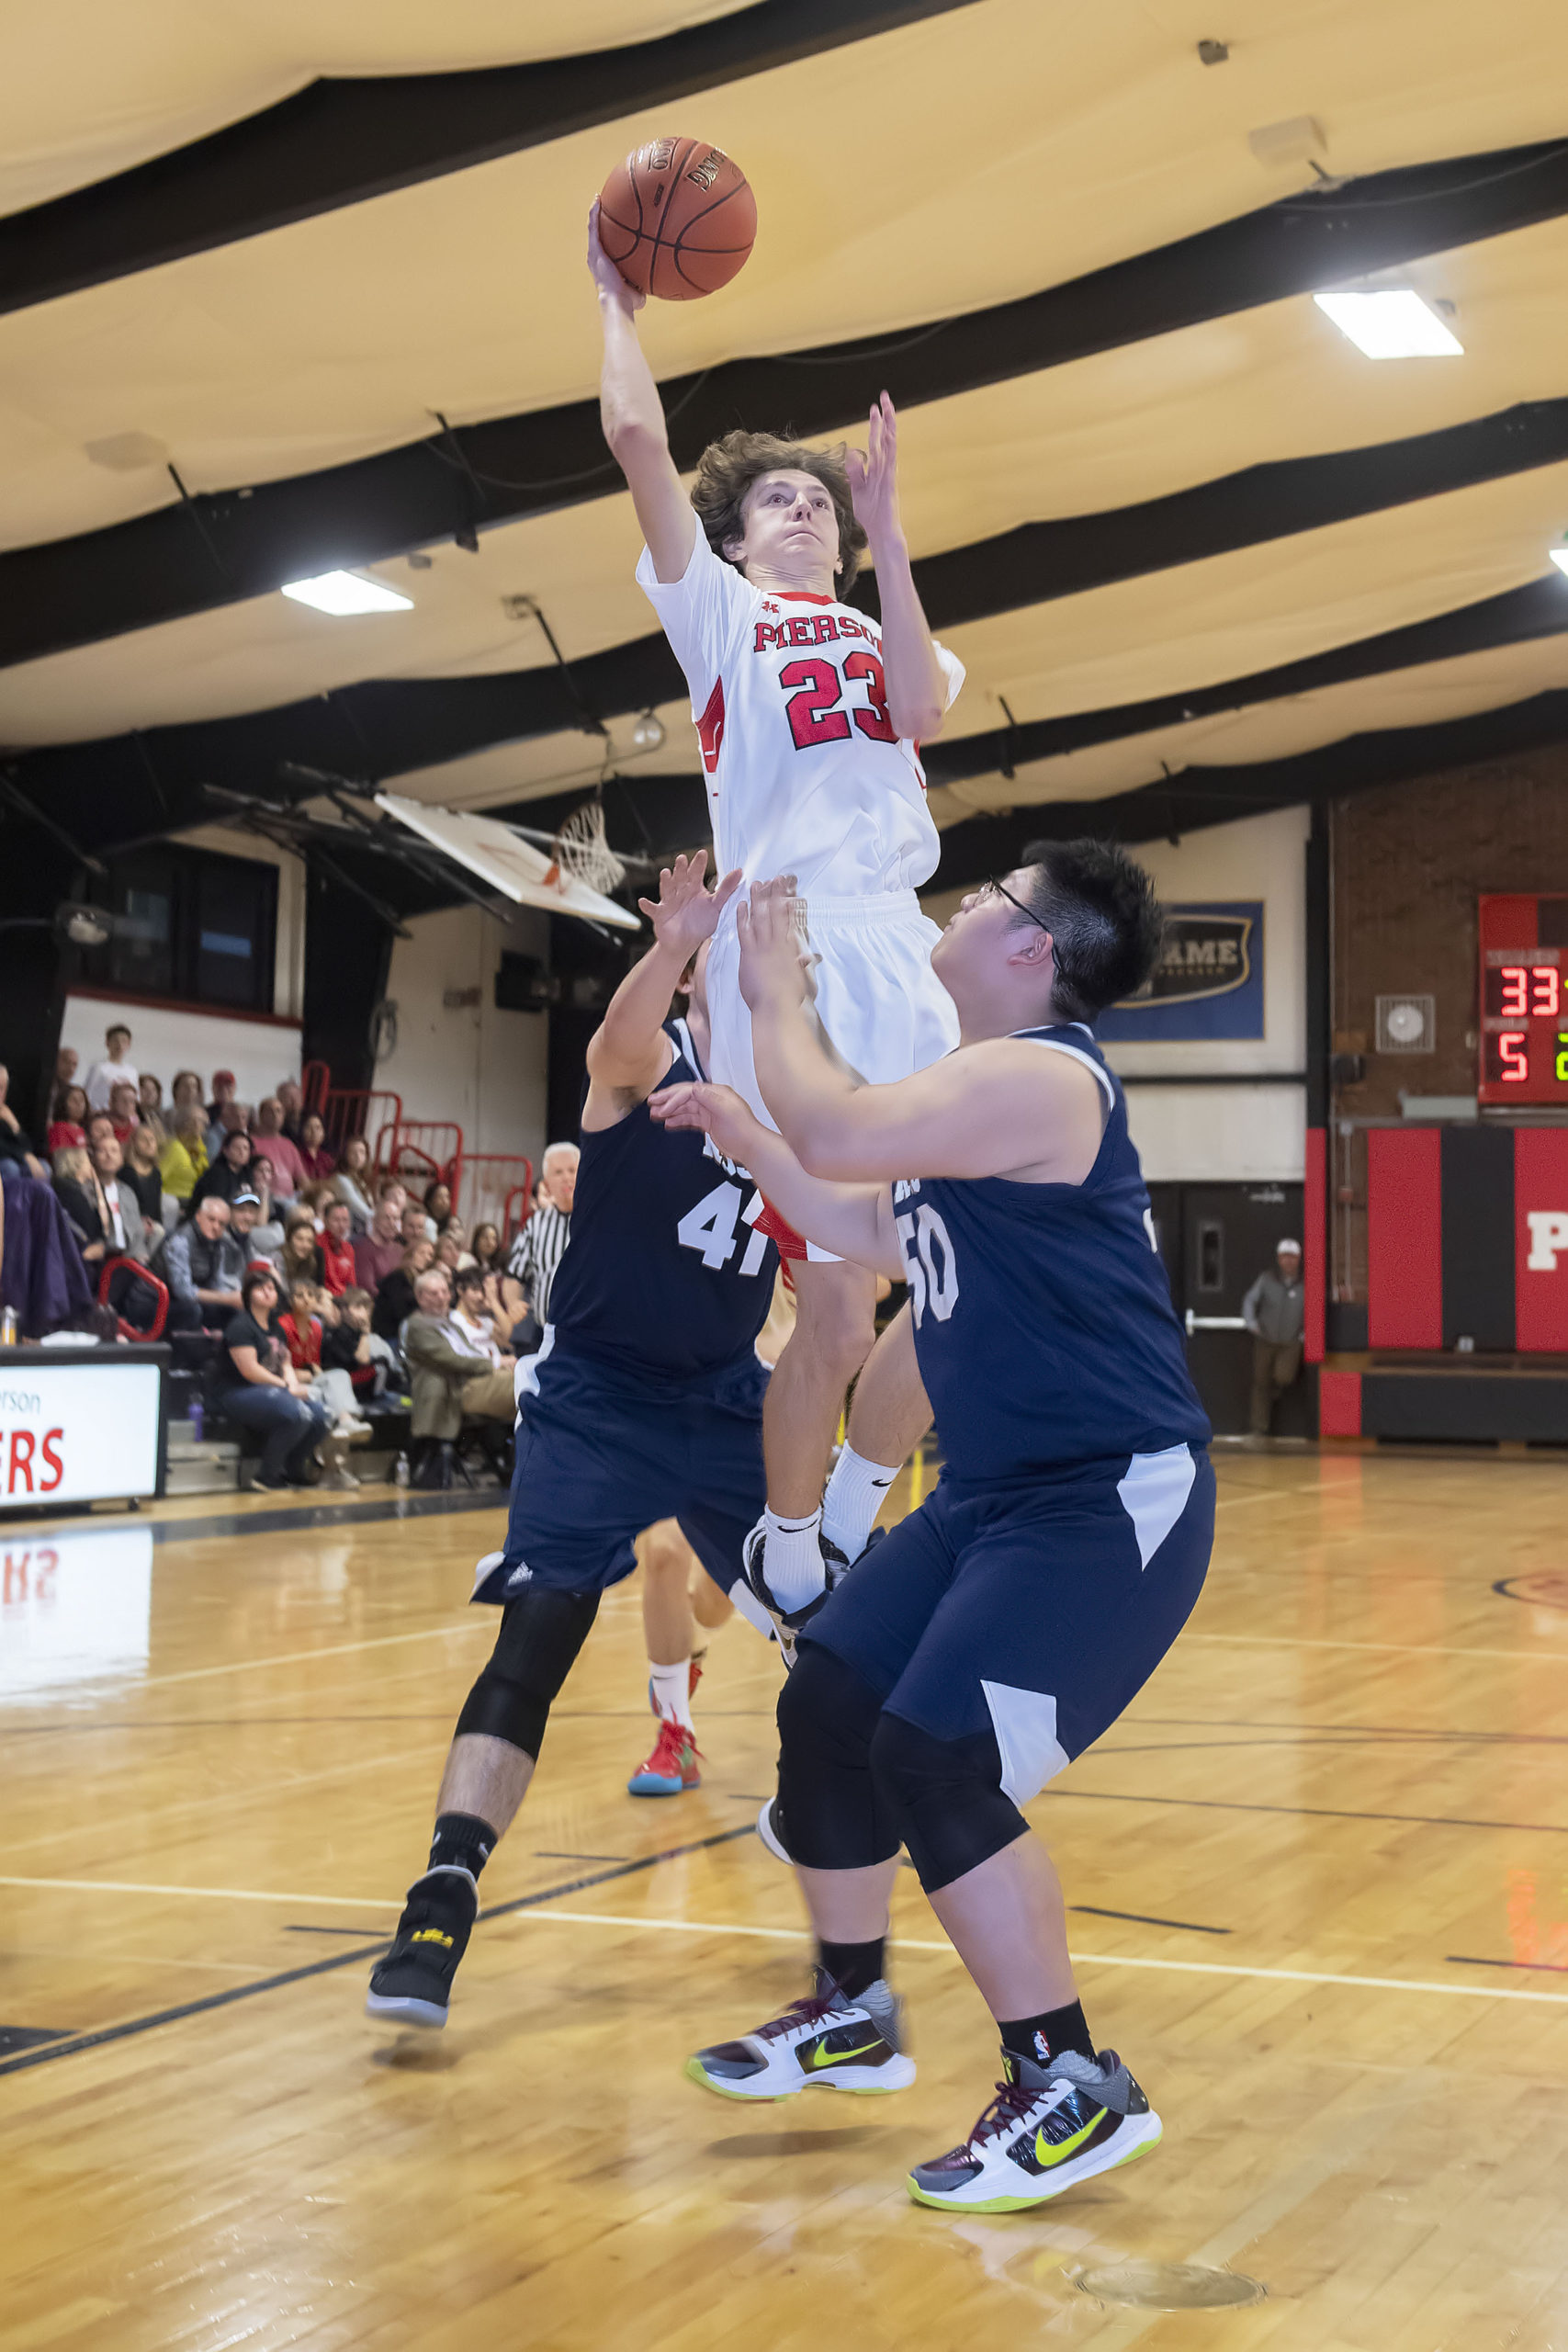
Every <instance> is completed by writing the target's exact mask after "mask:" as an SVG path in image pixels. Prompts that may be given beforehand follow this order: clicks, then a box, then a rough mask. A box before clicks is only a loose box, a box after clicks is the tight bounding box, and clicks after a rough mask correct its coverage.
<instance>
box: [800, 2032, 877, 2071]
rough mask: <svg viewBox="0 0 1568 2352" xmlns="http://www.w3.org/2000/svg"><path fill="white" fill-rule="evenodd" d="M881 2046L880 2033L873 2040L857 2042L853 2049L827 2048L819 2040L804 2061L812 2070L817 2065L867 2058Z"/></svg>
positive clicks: (843, 2063) (833, 2064) (838, 2063)
mask: <svg viewBox="0 0 1568 2352" xmlns="http://www.w3.org/2000/svg"><path fill="white" fill-rule="evenodd" d="M881 2047H882V2036H881V2035H880V2034H878V2035H877V2037H876V2039H875V2041H862V2042H858V2043H857V2044H856V2045H855V2047H854V2049H853V2050H829V2047H828V2045H827V2043H826V2042H825V2041H819V2042H818V2045H817V2047H816V2049H815V2050H814V2051H813V2052H812V2053H811V2055H810V2057H809V2058H808V2059H807V2062H806V2063H807V2067H808V2068H809V2069H810V2070H812V2071H813V2072H815V2070H816V2069H817V2068H818V2066H842V2065H845V2064H848V2062H849V2060H850V2059H852V2058H869V2057H870V2055H871V2053H872V2052H873V2051H874V2050H880V2049H881Z"/></svg>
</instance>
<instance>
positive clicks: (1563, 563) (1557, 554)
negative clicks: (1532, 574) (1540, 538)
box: [1546, 547, 1568, 571]
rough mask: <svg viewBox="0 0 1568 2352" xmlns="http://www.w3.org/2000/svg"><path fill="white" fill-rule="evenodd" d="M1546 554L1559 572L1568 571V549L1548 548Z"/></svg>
mask: <svg viewBox="0 0 1568 2352" xmlns="http://www.w3.org/2000/svg"><path fill="white" fill-rule="evenodd" d="M1546 552H1547V554H1548V555H1549V556H1550V557H1551V560H1552V562H1553V563H1554V564H1555V565H1556V566H1557V569H1558V571H1568V547H1561V548H1547V550H1546Z"/></svg>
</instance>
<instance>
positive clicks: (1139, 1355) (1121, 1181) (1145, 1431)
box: [893, 1022, 1210, 1483]
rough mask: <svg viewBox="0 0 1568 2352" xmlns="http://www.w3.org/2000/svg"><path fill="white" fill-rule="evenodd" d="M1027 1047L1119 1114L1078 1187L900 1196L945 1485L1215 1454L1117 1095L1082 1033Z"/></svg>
mask: <svg viewBox="0 0 1568 2352" xmlns="http://www.w3.org/2000/svg"><path fill="white" fill-rule="evenodd" d="M1018 1035H1021V1036H1023V1037H1028V1038H1032V1039H1038V1040H1039V1041H1040V1044H1041V1046H1042V1049H1043V1050H1045V1051H1055V1052H1060V1053H1067V1054H1071V1055H1073V1056H1074V1057H1075V1058H1076V1059H1077V1060H1079V1061H1081V1062H1085V1063H1087V1064H1088V1065H1089V1068H1090V1069H1092V1070H1093V1071H1094V1073H1095V1075H1096V1077H1097V1078H1098V1079H1099V1080H1100V1084H1101V1085H1102V1086H1103V1087H1104V1089H1105V1092H1106V1096H1107V1100H1108V1102H1109V1104H1110V1115H1109V1116H1108V1118H1107V1119H1106V1122H1105V1130H1104V1133H1103V1135H1102V1136H1101V1137H1100V1150H1099V1152H1098V1154H1097V1155H1096V1158H1095V1162H1094V1166H1093V1167H1092V1168H1091V1169H1090V1170H1089V1175H1088V1176H1087V1177H1086V1178H1085V1180H1084V1182H1082V1183H1081V1184H1018V1183H1014V1182H1011V1181H1010V1179H1008V1178H1006V1177H1001V1176H987V1177H980V1178H973V1179H962V1180H961V1179H958V1178H955V1177H950V1176H941V1177H932V1176H925V1177H921V1178H920V1179H919V1181H918V1182H905V1183H898V1184H896V1185H895V1186H894V1188H893V1204H894V1214H895V1216H896V1218H897V1228H898V1238H899V1242H900V1245H901V1247H902V1250H903V1254H904V1261H905V1264H906V1266H907V1268H908V1282H909V1288H910V1294H911V1296H912V1299H913V1303H914V1310H915V1351H916V1353H917V1355H918V1357H919V1366H920V1376H921V1378H922V1380H923V1381H924V1382H925V1385H926V1394H927V1395H928V1396H929V1397H930V1398H931V1409H932V1411H933V1413H934V1414H935V1416H936V1425H937V1434H938V1435H939V1437H940V1438H941V1440H942V1449H943V1452H944V1453H945V1455H946V1458H947V1466H948V1470H949V1473H950V1474H951V1476H953V1477H954V1478H959V1479H964V1480H965V1481H981V1482H986V1483H990V1482H993V1481H998V1480H1018V1479H1021V1478H1027V1477H1029V1476H1032V1475H1038V1474H1046V1475H1049V1474H1053V1473H1055V1472H1057V1471H1059V1470H1060V1469H1062V1468H1063V1467H1064V1466H1066V1465H1068V1464H1074V1463H1079V1462H1096V1461H1102V1460H1106V1459H1109V1458H1111V1457H1113V1456H1116V1455H1121V1454H1133V1453H1159V1452H1161V1451H1162V1450H1163V1449H1164V1448H1166V1447H1168V1446H1172V1445H1179V1444H1183V1443H1187V1444H1194V1445H1203V1444H1206V1443H1207V1442H1208V1439H1209V1435H1210V1430H1209V1422H1208V1419H1207V1416H1206V1415H1205V1413H1204V1411H1203V1408H1202V1407H1201V1404H1200V1403H1199V1402H1198V1397H1197V1393H1196V1391H1195V1390H1194V1388H1193V1386H1192V1383H1191V1381H1190V1378H1189V1376H1188V1372H1187V1351H1186V1347H1185V1344H1184V1342H1183V1339H1182V1333H1181V1327H1180V1325H1179V1322H1178V1321H1177V1319H1176V1310H1175V1309H1174V1307H1173V1306H1171V1303H1170V1284H1169V1283H1168V1281H1167V1279H1166V1272H1165V1268H1164V1266H1163V1265H1162V1264H1161V1263H1160V1261H1159V1257H1158V1255H1157V1253H1156V1249H1155V1232H1154V1219H1153V1217H1152V1216H1151V1215H1150V1212H1149V1196H1148V1193H1147V1191H1146V1190H1145V1184H1144V1177H1143V1170H1141V1169H1140V1167H1139V1165H1138V1155H1137V1153H1136V1151H1135V1150H1134V1148H1133V1141H1132V1137H1131V1136H1129V1135H1128V1132H1127V1106H1126V1103H1125V1101H1124V1099H1123V1097H1122V1089H1121V1087H1120V1085H1119V1084H1118V1083H1117V1080H1116V1078H1115V1075H1114V1073H1113V1072H1112V1071H1111V1070H1110V1069H1108V1068H1107V1067H1106V1063H1105V1057H1104V1056H1103V1055H1102V1054H1101V1053H1100V1048H1099V1046H1097V1045H1096V1044H1095V1042H1094V1039H1093V1037H1092V1035H1090V1033H1089V1030H1087V1029H1086V1028H1085V1027H1084V1026H1083V1024H1082V1023H1081V1022H1070V1023H1068V1022H1064V1023H1054V1024H1052V1025H1051V1026H1050V1027H1048V1028H1043V1029H1025V1030H1021V1031H1019V1032H1018Z"/></svg>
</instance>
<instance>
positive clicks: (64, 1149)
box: [0, 1023, 578, 1490]
mask: <svg viewBox="0 0 1568 2352" xmlns="http://www.w3.org/2000/svg"><path fill="white" fill-rule="evenodd" d="M132 1045H133V1040H132V1037H131V1033H130V1030H129V1029H128V1028H126V1027H125V1026H124V1025H123V1024H119V1023H117V1024H116V1025H115V1026H113V1027H111V1028H110V1029H109V1030H108V1031H107V1035H106V1038H105V1052H104V1056H103V1058H102V1059H101V1060H99V1061H96V1062H94V1063H93V1065H92V1067H91V1068H90V1069H88V1070H87V1072H86V1074H85V1077H83V1078H81V1079H80V1080H79V1079H78V1075H77V1069H78V1057H77V1056H76V1055H75V1054H74V1053H73V1052H71V1051H70V1050H66V1051H63V1052H62V1053H61V1055H60V1057H59V1059H58V1063H57V1066H56V1071H55V1078H54V1083H53V1086H52V1089H51V1095H50V1102H49V1110H48V1116H47V1120H46V1122H45V1130H44V1134H43V1136H42V1138H41V1141H40V1140H35V1138H34V1137H33V1136H30V1135H29V1134H28V1132H27V1130H26V1129H25V1128H24V1127H23V1125H22V1124H21V1122H20V1120H19V1119H18V1118H17V1114H16V1112H15V1111H14V1109H13V1108H12V1107H11V1106H10V1104H9V1103H8V1102H7V1100H6V1096H7V1091H8V1074H7V1072H6V1069H5V1068H4V1067H3V1066H0V1178H3V1179H4V1180H5V1182H6V1187H7V1191H8V1192H9V1188H10V1187H11V1186H13V1185H17V1186H22V1185H28V1184H32V1185H40V1186H41V1185H47V1186H48V1187H49V1188H50V1190H51V1192H52V1194H53V1197H54V1200H55V1201H56V1202H57V1203H58V1204H59V1211H58V1215H57V1216H54V1224H55V1225H56V1227H59V1226H60V1225H61V1222H62V1221H63V1233H64V1235H65V1237H68V1238H65V1239H64V1240H63V1241H62V1247H63V1248H64V1249H66V1250H73V1251H74V1252H75V1253H76V1254H77V1255H78V1256H79V1259H80V1262H81V1269H82V1272H83V1273H85V1278H86V1283H87V1285H88V1286H89V1287H90V1291H91V1295H93V1296H94V1297H95V1298H96V1296H97V1294H98V1291H99V1286H100V1275H101V1271H102V1269H103V1267H104V1265H105V1263H106V1261H114V1262H113V1264H112V1267H111V1271H110V1272H109V1277H108V1280H109V1288H108V1293H107V1306H108V1307H109V1308H110V1309H111V1310H112V1317H106V1318H104V1319H105V1320H110V1319H112V1318H113V1317H118V1318H119V1319H120V1320H122V1321H123V1322H124V1323H125V1324H127V1325H129V1326H130V1327H131V1328H132V1329H148V1328H149V1327H150V1324H151V1320H152V1313H153V1302H154V1300H155V1298H156V1294H155V1293H154V1292H153V1291H152V1287H151V1285H150V1284H148V1283H145V1282H142V1281H141V1280H140V1278H139V1275H138V1272H137V1270H138V1269H142V1268H144V1269H146V1270H147V1272H150V1273H151V1274H152V1275H154V1276H155V1277H156V1278H157V1280H158V1281H159V1282H161V1283H163V1284H164V1287H165V1289H166V1291H167V1293H168V1312H167V1319H166V1326H165V1328H166V1329H167V1330H168V1331H169V1332H170V1333H172V1334H176V1335H178V1334H186V1333H203V1332H207V1333H213V1334H216V1335H218V1338H219V1340H220V1346H219V1348H218V1351H217V1356H216V1365H215V1371H214V1376H213V1382H212V1390H211V1395H212V1402H213V1405H214V1407H215V1408H216V1409H218V1410H219V1411H220V1413H221V1414H222V1416H223V1418H224V1419H228V1420H230V1421H233V1422H235V1423H238V1424H239V1425H241V1426H243V1427H244V1428H247V1429H250V1430H254V1432H255V1433H256V1435H257V1436H258V1437H259V1438H260V1439H261V1441H262V1446H263V1451H262V1456H261V1463H260V1466H259V1469H258V1471H257V1474H256V1476H255V1477H254V1480H253V1484H254V1486H256V1487H259V1488H261V1489H263V1490H269V1489H272V1488H276V1487H283V1486H286V1485H290V1484H300V1483H304V1482H306V1481H307V1480H311V1482H312V1483H313V1479H312V1478H311V1474H312V1469H313V1467H314V1465H316V1464H319V1465H320V1467H321V1472H322V1474H323V1482H324V1483H326V1484H328V1485H331V1486H341V1487H354V1486H357V1484H358V1481H357V1479H355V1477H354V1476H352V1474H351V1473H350V1472H349V1470H348V1468H347V1466H346V1464H345V1462H344V1453H345V1452H346V1450H347V1448H348V1447H349V1446H350V1445H352V1444H354V1443H356V1442H365V1441H366V1440H367V1439H368V1437H369V1436H370V1434H371V1428H372V1423H373V1421H374V1420H375V1419H376V1418H378V1415H379V1414H380V1413H384V1412H387V1411H389V1410H398V1411H401V1410H405V1409H407V1410H409V1412H410V1423H411V1433H412V1437H413V1439H414V1440H415V1441H419V1440H422V1439H423V1440H429V1441H431V1442H432V1444H433V1445H434V1446H435V1447H436V1448H440V1447H443V1446H445V1447H446V1448H447V1450H448V1451H449V1449H450V1444H451V1442H452V1441H453V1440H454V1439H455V1438H456V1437H457V1435H458V1433H459V1431H460V1430H461V1429H462V1427H463V1425H464V1423H465V1421H467V1422H469V1423H473V1424H477V1425H478V1427H479V1430H480V1431H481V1432H483V1433H486V1436H487V1442H486V1451H487V1453H490V1454H491V1459H492V1461H493V1462H494V1464H495V1465H496V1467H497V1468H498V1469H503V1467H504V1464H503V1459H502V1456H503V1452H504V1448H505V1445H506V1443H507V1442H508V1441H509V1439H510V1435H511V1430H512V1425H513V1416H514V1408H513V1375H514V1372H515V1367H516V1363H517V1360H518V1357H519V1356H520V1355H525V1354H528V1353H530V1352H532V1351H534V1350H536V1348H537V1347H538V1346H539V1345H540V1342H541V1340H542V1337H543V1330H544V1326H545V1324H546V1322H547V1319H548V1314H549V1294H550V1287H551V1284H552V1283H553V1281H554V1278H555V1272H556V1268H557V1266H558V1264H559V1262H560V1258H561V1254H562V1252H563V1250H565V1247H566V1242H567V1238H568V1235H569V1233H570V1219H571V1209H572V1201H573V1196H574V1193H575V1187H576V1181H577V1162H578V1149H577V1146H576V1145H575V1144H564V1143H563V1144H552V1145H551V1146H550V1148H549V1149H548V1150H547V1152H546V1154H545V1157H544V1161H543V1166H542V1173H541V1177H540V1181H539V1183H538V1185H537V1186H536V1190H535V1196H534V1201H533V1203H532V1204H531V1210H532V1213H531V1214H530V1215H529V1216H527V1217H526V1218H525V1222H524V1224H523V1225H522V1226H521V1227H520V1228H519V1230H518V1232H517V1234H516V1236H515V1238H513V1243H512V1246H511V1248H510V1250H508V1249H506V1248H505V1247H504V1246H503V1240H502V1235H501V1233H500V1232H499V1231H498V1229H497V1227H495V1226H494V1225H492V1224H482V1225H479V1226H476V1227H475V1228H474V1230H473V1232H472V1233H471V1234H470V1233H469V1232H468V1229H467V1228H466V1227H465V1226H464V1224H463V1221H462V1219H461V1218H460V1217H459V1216H457V1215H456V1214H455V1210H454V1204H453V1200H452V1195H451V1192H450V1190H449V1188H448V1187H447V1185H446V1183H445V1182H442V1181H441V1180H440V1179H439V1178H437V1179H436V1180H435V1181H434V1182H428V1183H426V1184H424V1185H423V1188H416V1187H415V1186H413V1185H412V1184H411V1183H410V1182H409V1181H408V1180H407V1179H406V1178H405V1177H404V1176H401V1175H396V1174H386V1173H378V1171H377V1170H375V1169H374V1168H373V1167H372V1165H371V1157H370V1150H369V1147H368V1145H367V1142H366V1140H365V1138H364V1137H363V1136H354V1137H351V1138H350V1139H349V1140H348V1141H347V1142H345V1143H344V1145H343V1147H342V1149H341V1151H339V1152H338V1153H336V1154H334V1153H333V1151H332V1150H331V1149H330V1148H329V1147H328V1144H327V1139H326V1133H325V1129H324V1126H323V1124H322V1121H321V1117H320V1115H319V1114H317V1113H316V1112H314V1111H310V1110H307V1109H306V1107H305V1102H304V1096H303V1093H302V1091H301V1089H300V1087H299V1083H298V1081H297V1080H293V1079H286V1080H284V1081H283V1083H282V1084H280V1085H279V1086H278V1088H277V1090H276V1093H273V1094H270V1095H268V1096H267V1097H266V1098H265V1100H264V1101H262V1102H260V1103H256V1104H255V1105H254V1107H253V1106H251V1105H249V1104H246V1103H242V1102H241V1101H240V1100H239V1097H238V1093H237V1090H236V1085H235V1080H234V1075H233V1073H232V1071H231V1070H218V1071H216V1072H214V1074H213V1077H212V1081H211V1091H210V1094H209V1092H208V1090H207V1089H206V1088H205V1087H204V1085H203V1082H202V1080H201V1078H200V1076H199V1074H198V1073H197V1071H195V1070H188V1069H186V1070H180V1071H178V1072H176V1074H175V1078H174V1080H173V1081H172V1082H171V1084H170V1086H169V1089H168V1092H167V1095H165V1093H164V1087H163V1083H162V1081H161V1080H159V1079H157V1078H156V1077H153V1076H152V1074H151V1073H147V1074H143V1073H142V1072H141V1071H140V1070H138V1069H137V1068H136V1066H135V1064H134V1062H133V1061H132V1059H131V1049H132ZM18 1197H19V1196H18ZM6 1207H7V1215H8V1216H9V1215H10V1209H11V1204H10V1201H9V1199H7V1203H6ZM31 1222H34V1223H36V1222H37V1220H36V1218H35V1219H33V1220H31ZM77 1288H78V1290H80V1288H81V1284H80V1282H79V1281H78V1283H77ZM97 1312H98V1314H99V1315H100V1317H101V1316H102V1310H101V1309H99V1310H97ZM87 1328H92V1326H91V1324H90V1322H89V1324H88V1325H87ZM490 1439H493V1442H488V1441H489V1440H490Z"/></svg>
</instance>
